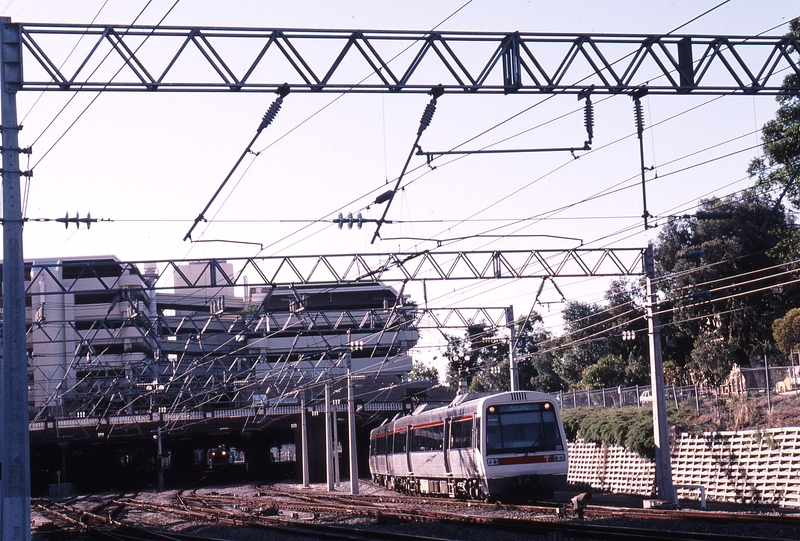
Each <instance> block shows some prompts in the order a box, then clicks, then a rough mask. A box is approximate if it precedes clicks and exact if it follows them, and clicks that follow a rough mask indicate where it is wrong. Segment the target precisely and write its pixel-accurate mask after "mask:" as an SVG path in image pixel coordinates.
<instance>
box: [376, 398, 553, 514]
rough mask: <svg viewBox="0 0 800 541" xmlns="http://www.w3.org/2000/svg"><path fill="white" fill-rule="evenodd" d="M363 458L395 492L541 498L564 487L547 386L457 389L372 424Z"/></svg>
mask: <svg viewBox="0 0 800 541" xmlns="http://www.w3.org/2000/svg"><path fill="white" fill-rule="evenodd" d="M369 466H370V472H371V474H372V480H373V481H375V482H376V483H378V484H380V485H383V486H386V487H388V488H390V489H393V490H397V491H400V492H406V493H411V494H439V495H444V496H450V497H469V498H475V499H490V500H494V499H511V498H525V499H534V500H535V499H539V500H541V499H545V498H548V497H551V496H552V493H553V491H555V490H561V489H564V488H566V484H567V468H568V457H567V440H566V436H565V434H564V427H563V424H562V422H561V414H560V412H559V410H558V407H557V405H556V403H555V401H554V400H553V397H552V396H550V395H548V394H544V393H537V392H533V391H516V392H506V393H497V394H488V395H487V394H465V395H459V396H458V397H456V399H455V400H453V402H452V403H451V404H450V405H449V406H447V407H444V408H436V409H431V410H427V411H425V410H422V411H419V409H418V411H417V412H415V413H414V414H412V415H409V416H406V417H401V418H399V419H395V420H393V421H391V422H389V423H385V424H383V425H381V426H379V427H378V428H375V429H373V430H372V432H371V433H370V457H369Z"/></svg>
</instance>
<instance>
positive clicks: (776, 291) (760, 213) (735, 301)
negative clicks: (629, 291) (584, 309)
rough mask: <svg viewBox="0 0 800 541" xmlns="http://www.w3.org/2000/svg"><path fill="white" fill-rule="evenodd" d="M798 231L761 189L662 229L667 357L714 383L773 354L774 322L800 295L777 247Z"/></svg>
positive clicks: (659, 254) (709, 204)
mask: <svg viewBox="0 0 800 541" xmlns="http://www.w3.org/2000/svg"><path fill="white" fill-rule="evenodd" d="M793 229H794V228H793V224H792V220H791V219H790V218H789V217H788V216H787V214H786V212H785V210H784V208H783V207H782V206H781V205H775V204H774V202H773V201H771V200H770V199H769V198H767V197H766V196H765V195H763V194H758V193H757V191H755V190H748V191H746V192H744V193H742V194H739V195H735V196H729V197H726V198H710V199H706V200H703V201H701V202H700V210H699V211H698V213H697V216H696V217H682V218H676V219H673V220H671V221H670V222H668V223H667V224H666V225H665V226H664V227H663V228H662V231H661V232H660V234H659V237H658V242H657V244H656V247H655V255H656V262H657V264H658V266H659V271H660V273H661V274H662V275H663V276H664V278H663V279H661V280H659V283H658V285H659V287H660V288H661V290H662V291H663V292H664V293H665V295H666V302H664V303H662V306H661V312H662V325H663V327H662V334H663V336H664V357H665V360H670V361H673V362H674V363H675V365H676V368H678V371H680V369H681V367H687V368H691V372H692V373H693V374H694V375H695V376H696V377H695V379H696V380H704V381H709V382H710V381H719V378H720V377H722V374H720V373H719V372H720V371H721V370H724V369H725V367H726V366H727V368H728V369H730V367H731V366H732V363H733V362H736V363H738V364H741V365H746V364H747V363H748V361H749V358H751V357H760V356H762V355H764V354H767V353H771V352H773V351H774V347H775V346H774V342H773V340H772V329H771V322H772V321H774V320H775V318H776V317H777V316H778V315H779V314H782V313H785V312H786V310H788V308H789V307H791V306H792V305H794V304H796V303H797V301H798V300H800V295H799V292H798V288H797V286H795V285H791V284H786V283H784V282H787V281H789V282H791V279H787V278H786V272H785V271H786V269H784V268H782V267H781V264H782V263H783V262H784V261H786V260H785V254H783V253H781V251H780V250H777V249H776V248H778V247H780V246H781V244H782V242H784V241H785V240H786V239H787V238H789V237H792V236H793V235H794V234H795V233H794V230H793ZM698 348H699V351H697V352H696V353H695V352H693V350H695V349H698ZM723 356H725V357H726V358H725V359H722V357H723ZM706 362H708V363H711V364H710V365H709V366H708V367H704V366H703V363H706ZM725 376H727V374H725ZM722 379H724V377H723V378H722Z"/></svg>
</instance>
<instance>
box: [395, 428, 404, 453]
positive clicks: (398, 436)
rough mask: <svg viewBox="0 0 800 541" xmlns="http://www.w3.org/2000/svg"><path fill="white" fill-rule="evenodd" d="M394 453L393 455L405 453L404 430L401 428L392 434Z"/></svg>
mask: <svg viewBox="0 0 800 541" xmlns="http://www.w3.org/2000/svg"><path fill="white" fill-rule="evenodd" d="M394 452H395V453H405V452H406V429H405V428H403V429H402V430H398V431H397V432H395V433H394Z"/></svg>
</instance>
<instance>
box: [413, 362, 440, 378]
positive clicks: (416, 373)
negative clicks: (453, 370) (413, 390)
mask: <svg viewBox="0 0 800 541" xmlns="http://www.w3.org/2000/svg"><path fill="white" fill-rule="evenodd" d="M408 381H439V370H437V369H436V367H435V366H433V365H432V364H426V363H424V362H422V361H414V368H413V369H412V370H411V372H409V373H408Z"/></svg>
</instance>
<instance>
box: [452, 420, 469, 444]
mask: <svg viewBox="0 0 800 541" xmlns="http://www.w3.org/2000/svg"><path fill="white" fill-rule="evenodd" d="M450 433H451V443H450V447H451V448H452V449H468V448H470V447H472V419H466V420H462V421H453V423H452V424H451V425H450Z"/></svg>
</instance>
